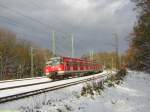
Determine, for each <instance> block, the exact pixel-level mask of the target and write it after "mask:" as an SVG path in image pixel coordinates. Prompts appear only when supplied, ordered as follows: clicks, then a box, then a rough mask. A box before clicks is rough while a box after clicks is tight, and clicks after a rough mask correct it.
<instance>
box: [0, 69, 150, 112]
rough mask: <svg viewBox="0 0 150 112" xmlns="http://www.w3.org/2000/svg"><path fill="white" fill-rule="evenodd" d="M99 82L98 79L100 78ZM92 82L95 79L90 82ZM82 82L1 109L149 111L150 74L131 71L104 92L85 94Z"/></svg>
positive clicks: (75, 111)
mask: <svg viewBox="0 0 150 112" xmlns="http://www.w3.org/2000/svg"><path fill="white" fill-rule="evenodd" d="M96 81H98V80H96ZM90 83H92V82H90ZM86 85H87V84H86V83H84V84H78V85H74V86H71V87H67V88H64V89H60V90H56V91H52V92H49V93H45V94H41V95H38V96H34V97H29V98H26V99H22V100H17V101H13V102H12V103H11V102H10V103H7V104H1V105H0V111H1V110H6V109H7V110H8V109H11V110H12V109H14V110H19V111H26V112H34V111H41V112H149V111H150V106H149V105H150V95H149V93H150V74H145V73H141V72H140V73H139V72H133V71H129V74H128V75H127V76H126V77H125V78H124V81H123V83H122V84H120V85H115V87H108V86H105V89H104V91H103V92H101V94H98V93H94V95H92V96H91V95H86V96H81V93H82V92H81V91H82V90H83V86H86Z"/></svg>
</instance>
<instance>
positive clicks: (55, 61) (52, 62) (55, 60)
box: [46, 58, 62, 66]
mask: <svg viewBox="0 0 150 112" xmlns="http://www.w3.org/2000/svg"><path fill="white" fill-rule="evenodd" d="M61 63H62V59H61V58H52V59H51V60H50V61H48V62H47V63H46V65H47V66H48V65H49V66H57V65H60V64H61Z"/></svg>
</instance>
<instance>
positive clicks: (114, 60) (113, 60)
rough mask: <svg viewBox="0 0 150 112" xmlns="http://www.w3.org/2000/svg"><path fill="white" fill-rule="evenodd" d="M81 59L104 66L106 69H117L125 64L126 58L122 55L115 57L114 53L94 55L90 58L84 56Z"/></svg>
mask: <svg viewBox="0 0 150 112" xmlns="http://www.w3.org/2000/svg"><path fill="white" fill-rule="evenodd" d="M82 58H83V59H87V60H91V59H92V60H94V61H96V62H98V63H101V64H103V65H105V67H106V69H112V68H113V69H116V68H117V69H119V68H121V67H122V66H124V65H125V64H126V60H127V59H126V56H125V55H123V54H120V55H116V52H99V53H94V54H93V56H92V57H91V56H90V55H88V54H86V55H83V56H82Z"/></svg>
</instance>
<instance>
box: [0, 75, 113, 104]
mask: <svg viewBox="0 0 150 112" xmlns="http://www.w3.org/2000/svg"><path fill="white" fill-rule="evenodd" d="M110 76H111V75H108V74H105V75H100V76H96V77H91V78H88V79H82V80H79V81H75V82H70V83H66V84H63V85H57V86H53V87H46V88H42V89H38V90H33V91H29V92H24V93H20V94H15V95H11V96H6V97H2V98H0V103H5V102H8V101H13V100H17V99H20V98H25V97H29V96H33V95H37V94H41V93H45V92H48V91H54V90H57V89H61V88H65V87H69V86H72V85H76V84H79V83H83V82H87V81H91V80H95V79H99V78H104V77H106V79H107V78H108V77H110ZM103 80H105V79H102V81H103ZM49 83H51V82H49Z"/></svg>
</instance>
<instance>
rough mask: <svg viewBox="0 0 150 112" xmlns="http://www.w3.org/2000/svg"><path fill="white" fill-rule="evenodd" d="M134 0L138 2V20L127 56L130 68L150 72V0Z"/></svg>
mask: <svg viewBox="0 0 150 112" xmlns="http://www.w3.org/2000/svg"><path fill="white" fill-rule="evenodd" d="M132 1H133V2H134V3H136V10H137V12H138V16H137V17H138V21H137V23H136V25H135V26H134V31H133V33H132V35H131V37H132V38H131V40H130V46H129V50H128V52H127V55H126V56H127V58H128V64H129V68H131V69H134V70H140V71H147V72H149V73H150V0H132Z"/></svg>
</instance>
